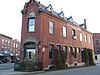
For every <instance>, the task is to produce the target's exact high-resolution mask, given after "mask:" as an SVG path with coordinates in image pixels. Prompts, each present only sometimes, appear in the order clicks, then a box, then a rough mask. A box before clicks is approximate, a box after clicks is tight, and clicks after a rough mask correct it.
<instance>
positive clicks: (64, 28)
mask: <svg viewBox="0 0 100 75" xmlns="http://www.w3.org/2000/svg"><path fill="white" fill-rule="evenodd" d="M63 37H67V27H66V26H63Z"/></svg>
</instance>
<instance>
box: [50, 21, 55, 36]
mask: <svg viewBox="0 0 100 75" xmlns="http://www.w3.org/2000/svg"><path fill="white" fill-rule="evenodd" d="M49 33H50V34H54V22H53V21H49Z"/></svg>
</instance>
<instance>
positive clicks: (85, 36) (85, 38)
mask: <svg viewBox="0 0 100 75" xmlns="http://www.w3.org/2000/svg"><path fill="white" fill-rule="evenodd" d="M84 40H85V42H87V35H86V34H85V35H84Z"/></svg>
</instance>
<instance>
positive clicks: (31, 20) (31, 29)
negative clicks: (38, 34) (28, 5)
mask: <svg viewBox="0 0 100 75" xmlns="http://www.w3.org/2000/svg"><path fill="white" fill-rule="evenodd" d="M35 18H36V16H35V13H34V12H30V13H29V15H28V32H35Z"/></svg>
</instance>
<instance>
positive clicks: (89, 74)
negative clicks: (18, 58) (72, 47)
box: [0, 63, 100, 75]
mask: <svg viewBox="0 0 100 75" xmlns="http://www.w3.org/2000/svg"><path fill="white" fill-rule="evenodd" d="M0 75H100V66H91V67H82V68H73V69H66V70H59V71H49V72H45V71H40V72H39V71H38V72H18V71H14V64H12V63H7V64H0Z"/></svg>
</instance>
